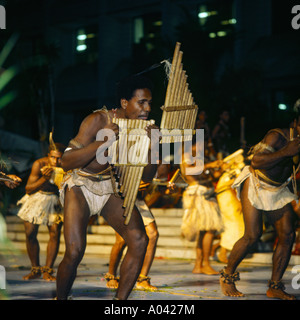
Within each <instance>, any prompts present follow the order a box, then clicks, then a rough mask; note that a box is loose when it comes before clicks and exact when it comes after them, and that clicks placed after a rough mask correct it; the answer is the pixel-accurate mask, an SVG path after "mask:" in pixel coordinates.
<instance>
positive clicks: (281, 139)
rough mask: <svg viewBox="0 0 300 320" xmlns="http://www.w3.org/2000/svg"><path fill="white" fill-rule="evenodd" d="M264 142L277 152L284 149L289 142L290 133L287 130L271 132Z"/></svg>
mask: <svg viewBox="0 0 300 320" xmlns="http://www.w3.org/2000/svg"><path fill="white" fill-rule="evenodd" d="M264 141H265V143H266V144H268V145H269V146H271V147H273V148H274V149H275V150H279V149H281V148H283V147H284V146H285V145H286V144H287V142H288V141H289V138H288V131H287V130H285V129H273V130H270V131H269V132H268V133H267V134H266V136H265V138H264Z"/></svg>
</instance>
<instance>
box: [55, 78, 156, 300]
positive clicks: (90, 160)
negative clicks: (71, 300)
mask: <svg viewBox="0 0 300 320" xmlns="http://www.w3.org/2000/svg"><path fill="white" fill-rule="evenodd" d="M151 87H152V85H151V83H150V82H149V80H148V79H146V78H144V77H142V76H133V77H131V78H128V79H126V80H124V81H122V82H121V83H120V84H119V87H118V101H119V103H120V107H119V108H117V109H115V110H111V111H107V110H106V111H105V110H104V111H103V110H97V111H95V112H93V113H92V114H90V115H89V116H87V117H86V118H85V119H84V120H83V122H82V124H81V126H80V129H79V132H78V134H77V135H76V137H75V138H74V139H73V140H71V141H70V144H69V147H68V148H67V149H66V151H65V153H64V155H63V157H62V167H63V168H64V169H65V170H66V171H69V170H72V172H71V173H70V174H69V175H68V176H67V177H66V179H65V183H64V184H63V186H62V188H61V190H60V195H61V202H62V203H63V204H64V236H65V244H66V251H65V255H64V258H63V260H62V262H61V263H60V265H59V268H58V273H57V299H67V297H68V294H69V292H70V290H71V288H72V285H73V282H74V280H75V277H76V271H77V267H78V264H79V263H80V261H81V259H82V257H83V255H84V251H85V247H86V232H87V231H86V229H87V224H88V221H89V217H90V215H94V214H100V213H101V215H102V216H103V217H104V219H105V220H106V221H107V222H108V224H109V225H110V226H112V227H113V228H114V229H115V231H116V232H117V233H118V234H120V236H121V237H122V238H123V239H124V240H125V241H126V244H127V247H128V249H127V252H126V255H125V257H124V259H123V261H122V264H121V268H120V282H119V287H118V290H117V292H116V296H115V298H114V299H117V300H126V299H127V298H128V296H129V294H130V292H131V290H132V288H133V286H134V284H135V282H136V280H137V278H138V276H139V274H140V270H141V267H142V264H143V261H144V256H145V253H146V248H147V245H148V237H147V235H146V232H145V227H144V224H143V221H142V218H141V216H140V214H139V212H138V210H137V209H136V208H134V209H133V212H132V215H131V219H130V222H129V224H128V225H125V224H124V221H125V218H124V217H123V212H124V209H123V207H122V205H123V200H122V199H121V198H120V197H118V196H116V194H115V187H116V185H115V183H114V179H112V178H113V177H112V167H111V166H110V165H109V164H108V163H107V164H104V165H101V164H99V163H98V162H97V159H96V158H95V157H96V152H97V150H98V148H101V146H102V148H104V147H103V145H104V141H97V140H96V136H97V133H98V132H99V130H101V129H110V130H112V131H113V132H114V133H115V135H116V136H118V133H119V128H118V126H117V125H116V124H114V123H112V118H113V117H116V118H126V119H143V120H146V119H147V118H148V116H149V113H150V111H151V102H152V93H151ZM154 128H155V129H157V127H156V126H154V125H149V126H148V127H147V128H146V131H147V133H148V136H149V137H150V136H151V129H154ZM152 131H153V130H152ZM154 131H155V133H154V134H156V132H157V131H158V130H154ZM157 134H158V132H157ZM108 142H109V141H108ZM106 149H107V144H106V146H105V150H106ZM100 150H101V149H100ZM103 151H104V150H103ZM156 167H157V166H156V165H151V164H149V165H147V166H146V167H145V169H144V173H143V177H142V180H143V181H144V182H148V181H151V180H152V178H153V176H154V174H155V172H156ZM79 168H80V169H79Z"/></svg>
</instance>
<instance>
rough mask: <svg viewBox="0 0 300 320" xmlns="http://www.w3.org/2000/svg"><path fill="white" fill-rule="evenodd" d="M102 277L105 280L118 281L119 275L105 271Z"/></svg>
mask: <svg viewBox="0 0 300 320" xmlns="http://www.w3.org/2000/svg"><path fill="white" fill-rule="evenodd" d="M104 279H105V280H106V281H107V282H108V281H110V280H116V281H119V279H120V277H116V276H114V275H113V274H111V273H108V272H107V273H105V275H104Z"/></svg>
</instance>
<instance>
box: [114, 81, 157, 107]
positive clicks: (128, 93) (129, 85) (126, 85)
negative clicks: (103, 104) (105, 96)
mask: <svg viewBox="0 0 300 320" xmlns="http://www.w3.org/2000/svg"><path fill="white" fill-rule="evenodd" d="M137 89H149V90H150V91H151V92H152V89H153V84H152V82H151V80H150V79H148V78H146V77H144V76H141V75H134V76H130V77H127V78H125V79H123V80H121V81H120V82H119V83H118V84H117V95H116V98H117V104H118V105H120V100H121V99H126V100H130V99H131V98H132V97H133V95H134V92H135V90H137Z"/></svg>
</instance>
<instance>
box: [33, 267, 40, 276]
mask: <svg viewBox="0 0 300 320" xmlns="http://www.w3.org/2000/svg"><path fill="white" fill-rule="evenodd" d="M41 271H42V268H41V267H31V273H32V274H39V273H41Z"/></svg>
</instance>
